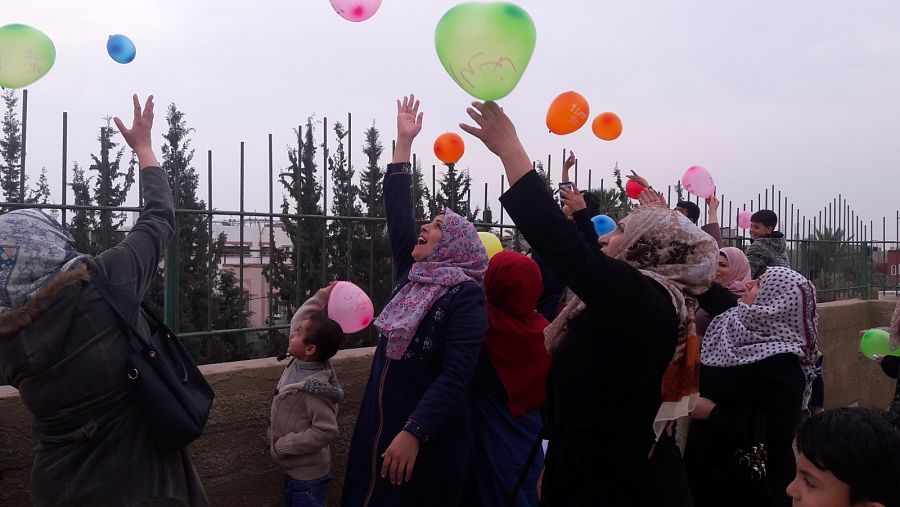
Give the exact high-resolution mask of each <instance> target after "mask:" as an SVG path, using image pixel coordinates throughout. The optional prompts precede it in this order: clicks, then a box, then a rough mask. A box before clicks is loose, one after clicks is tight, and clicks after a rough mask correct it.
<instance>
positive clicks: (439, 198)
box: [432, 164, 481, 221]
mask: <svg viewBox="0 0 900 507" xmlns="http://www.w3.org/2000/svg"><path fill="white" fill-rule="evenodd" d="M445 166H446V167H447V170H446V171H444V174H443V175H442V176H441V179H440V181H439V182H438V184H439V186H440V191H439V192H437V195H436V196H435V198H434V203H435V204H436V206H435V209H433V210H432V217H434V216H435V215H437V214H438V213H440V212H441V211H443V210H444V209H445V208H450V209H452V210H453V211H455V212H456V213H457V214H459V215H461V216H464V217H466V219H467V220H471V221H475V220H476V218H477V216H478V214H479V213H481V209H480V208H478V207H476V208H475V209H474V210H472V209H470V208H469V191H470V189H471V186H472V177H471V176H470V175H469V171H468V170H464V171H460V170H458V169H456V164H445Z"/></svg>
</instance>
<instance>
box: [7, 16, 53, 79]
mask: <svg viewBox="0 0 900 507" xmlns="http://www.w3.org/2000/svg"><path fill="white" fill-rule="evenodd" d="M55 61H56V47H55V46H53V41H51V40H50V37H47V35H45V34H44V32H41V31H40V30H37V29H35V28H32V27H30V26H28V25H19V24H13V25H6V26H4V27H2V28H0V86H2V87H3V88H24V87H26V86H28V85H30V84H31V83H33V82H35V81H37V80H38V79H40V78H42V77H44V74H46V73H47V72H48V71H49V70H50V67H53V62H55Z"/></svg>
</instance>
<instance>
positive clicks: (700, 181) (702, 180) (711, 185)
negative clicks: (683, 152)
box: [681, 165, 716, 199]
mask: <svg viewBox="0 0 900 507" xmlns="http://www.w3.org/2000/svg"><path fill="white" fill-rule="evenodd" d="M681 184H682V185H684V188H685V190H687V191H688V192H690V193H692V194H694V195H696V196H699V197H702V198H704V199H706V198H707V197H710V196H712V195H713V192H715V191H716V184H715V182H713V179H712V176H710V175H709V171H707V170H706V169H704V168H703V167H700V166H699V165H695V166H691V167H688V170H687V171H685V172H684V176H682V177H681Z"/></svg>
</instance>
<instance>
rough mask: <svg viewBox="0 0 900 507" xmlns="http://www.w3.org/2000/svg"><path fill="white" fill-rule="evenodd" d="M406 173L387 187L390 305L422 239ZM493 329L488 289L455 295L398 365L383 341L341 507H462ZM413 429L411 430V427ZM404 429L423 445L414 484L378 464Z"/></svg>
mask: <svg viewBox="0 0 900 507" xmlns="http://www.w3.org/2000/svg"><path fill="white" fill-rule="evenodd" d="M411 183H412V175H411V174H410V173H409V164H391V165H389V166H388V170H387V174H386V175H385V178H384V201H385V208H386V212H387V219H388V232H389V234H390V239H391V249H392V251H393V256H394V267H395V269H396V270H397V277H396V286H395V288H394V291H393V293H392V294H391V297H393V295H394V294H396V293H397V291H399V290H400V289H401V288H402V287H403V286H404V285H406V284H407V283H409V270H410V268H411V267H412V265H413V258H412V255H411V254H412V250H413V247H414V246H415V243H416V238H417V233H416V226H415V221H414V220H413V210H412V198H411V195H410V185H411ZM487 329H488V321H487V306H486V302H485V296H484V290H483V289H482V288H481V286H480V285H478V284H477V283H475V282H464V283H461V284H459V285H455V286H454V287H452V288H451V289H450V290H449V291H448V292H447V294H445V295H444V296H443V297H441V298H440V299H438V300H437V301H436V302H435V303H434V304H433V305H432V307H431V309H430V310H429V311H428V313H427V314H426V316H425V317H424V318H423V319H422V321H421V322H420V324H419V327H418V329H417V330H416V334H415V336H414V337H413V339H412V341H411V342H410V344H409V348H407V350H406V353H405V354H404V356H403V358H402V359H399V360H397V359H390V358H388V357H387V354H386V345H387V339H386V338H385V337H384V336H383V335H380V336H379V337H378V347H377V348H376V350H375V357H374V358H373V360H372V370H371V372H370V373H369V380H368V383H367V384H366V390H365V394H364V395H363V400H362V404H361V405H360V408H359V413H358V415H357V419H356V427H355V429H354V430H353V438H352V440H351V442H350V451H349V455H348V457H347V476H346V478H345V480H344V491H343V496H342V498H341V505H343V506H346V507H357V506H380V505H390V506H396V507H403V506H420V505H428V506H435V507H440V506H447V507H451V506H453V507H456V506H457V505H459V502H460V498H461V497H462V494H463V488H464V486H465V480H466V473H467V471H468V469H467V467H468V459H469V450H470V446H471V416H470V406H469V403H468V396H469V384H470V382H471V381H472V376H473V374H474V371H475V365H476V364H477V362H478V357H479V354H480V352H481V346H482V343H483V342H484V335H485V333H486V332H487ZM408 423H409V424H408ZM403 429H406V430H407V431H410V432H411V433H413V435H414V436H416V437H417V438H418V439H419V441H420V447H419V454H418V456H417V457H416V461H415V466H414V468H413V473H412V479H411V481H410V482H409V483H406V484H403V485H401V486H395V485H392V484H391V483H390V482H389V481H388V480H386V479H382V478H381V465H382V463H383V460H382V458H381V455H382V454H384V451H385V450H386V449H387V447H388V445H390V443H391V441H392V440H393V439H394V437H396V436H397V434H398V433H399V432H400V431H401V430H403Z"/></svg>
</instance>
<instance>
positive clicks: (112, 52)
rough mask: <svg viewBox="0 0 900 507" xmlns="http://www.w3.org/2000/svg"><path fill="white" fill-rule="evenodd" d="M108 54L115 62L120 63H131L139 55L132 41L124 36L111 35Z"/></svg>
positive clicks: (107, 45)
mask: <svg viewBox="0 0 900 507" xmlns="http://www.w3.org/2000/svg"><path fill="white" fill-rule="evenodd" d="M106 52H107V53H109V56H110V57H112V59H113V60H115V61H117V62H119V63H131V61H132V60H134V56H135V55H136V54H137V49H135V47H134V43H133V42H131V39H129V38H128V37H125V36H124V35H120V34H116V35H110V36H109V40H107V41H106Z"/></svg>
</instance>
